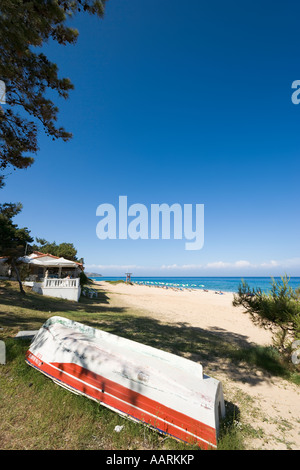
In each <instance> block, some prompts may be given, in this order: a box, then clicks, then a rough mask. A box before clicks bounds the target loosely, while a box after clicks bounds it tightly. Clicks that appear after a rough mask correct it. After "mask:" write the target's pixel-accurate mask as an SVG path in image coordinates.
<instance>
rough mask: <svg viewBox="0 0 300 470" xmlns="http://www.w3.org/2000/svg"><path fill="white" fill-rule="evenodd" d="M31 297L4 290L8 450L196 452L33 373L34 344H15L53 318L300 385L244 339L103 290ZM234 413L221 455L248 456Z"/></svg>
mask: <svg viewBox="0 0 300 470" xmlns="http://www.w3.org/2000/svg"><path fill="white" fill-rule="evenodd" d="M26 291H27V293H26V296H22V295H21V294H20V293H19V292H18V288H17V285H16V283H13V282H8V281H5V282H3V281H2V282H1V283H0V327H1V328H2V330H0V340H1V339H2V340H4V341H5V343H6V348H7V364H6V365H5V366H0V449H54V450H56V449H78V450H81V449H126V450H127V449H147V450H151V449H152V450H154V449H155V450H165V449H168V450H171V449H172V450H177V449H185V450H188V449H194V448H195V447H193V446H189V445H187V444H185V443H180V442H177V441H175V440H174V439H171V438H166V437H165V436H161V435H160V434H158V433H157V432H155V431H152V430H150V429H148V428H146V427H145V426H143V425H141V424H138V423H135V422H131V421H129V420H126V419H124V418H122V417H120V416H119V415H117V414H116V413H114V412H112V411H111V410H108V409H107V408H105V407H102V406H100V405H99V404H98V403H96V402H94V401H92V400H89V399H87V398H84V397H82V396H77V395H74V394H72V393H70V392H68V391H66V390H64V389H63V388H61V387H59V386H57V385H55V384H54V383H53V382H52V381H51V380H49V379H48V378H46V377H45V376H44V375H42V374H40V373H39V372H37V371H36V370H34V369H33V368H31V367H29V366H28V365H27V364H26V363H25V361H24V358H25V352H26V350H27V349H28V346H29V341H28V340H24V339H19V340H17V339H15V338H14V336H15V335H16V333H17V332H18V331H20V330H37V329H39V328H40V326H41V325H42V324H43V323H44V322H45V320H46V319H47V318H49V317H51V316H53V315H61V316H64V317H67V318H70V319H72V320H76V321H80V322H82V323H85V324H87V325H90V326H93V327H96V328H101V329H103V330H105V331H109V332H111V333H114V334H118V335H120V336H123V337H127V338H130V339H133V340H136V341H139V342H144V343H146V344H148V345H150V346H154V347H157V348H161V349H164V350H166V351H169V352H171V353H175V354H177V355H181V356H184V357H188V358H190V359H192V360H196V361H199V362H201V363H202V364H203V365H204V370H206V368H208V367H211V368H213V367H218V365H220V364H222V367H228V368H230V372H231V375H234V373H238V370H239V369H240V366H241V364H243V365H246V366H248V369H247V374H248V377H250V379H251V380H253V383H255V381H256V382H257V381H259V380H260V377H259V376H258V375H257V374H255V373H254V368H260V369H261V370H262V371H266V370H268V372H269V374H271V376H272V375H277V376H278V375H279V376H281V377H284V378H285V379H287V380H293V381H294V382H296V383H297V381H298V380H299V376H300V374H299V373H298V372H297V371H295V370H289V368H287V367H285V366H284V365H283V364H282V363H281V361H280V357H279V356H278V355H276V353H275V351H274V350H272V349H270V348H254V347H249V345H248V346H247V345H245V344H242V343H241V342H240V341H239V338H236V337H233V336H228V334H225V333H223V334H222V333H221V332H219V334H217V333H211V332H208V331H206V330H202V329H201V328H193V327H190V326H188V325H186V324H184V323H177V324H164V323H162V322H159V321H157V320H155V319H153V318H150V317H148V316H145V314H143V312H140V311H138V310H133V309H130V310H129V309H127V308H124V307H122V306H120V303H116V300H115V299H114V298H110V297H109V296H108V295H107V293H106V292H105V291H103V290H100V291H99V297H98V299H95V298H93V299H89V298H85V297H83V298H81V299H80V302H78V303H77V302H70V301H67V300H62V299H55V298H50V297H43V296H40V295H38V294H35V293H33V292H31V291H30V289H28V288H27V289H26ZM212 352H213V354H212ZM212 356H213V360H212ZM254 366H255V367H254ZM251 371H252V372H253V374H252V375H251ZM211 375H213V374H211ZM298 383H299V382H298ZM226 408H227V415H226V420H225V421H224V422H223V423H222V426H221V433H220V440H219V444H218V448H219V449H234V450H238V449H244V446H245V444H244V440H245V438H247V436H248V433H249V432H250V431H249V429H248V430H245V429H244V430H241V429H240V426H239V416H240V413H241V410H240V409H239V408H238V407H237V406H236V405H235V404H234V403H231V402H226ZM117 425H122V426H124V428H123V430H122V431H121V432H120V433H117V432H115V431H114V428H115V426H117Z"/></svg>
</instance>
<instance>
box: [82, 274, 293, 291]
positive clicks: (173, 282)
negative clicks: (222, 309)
mask: <svg viewBox="0 0 300 470" xmlns="http://www.w3.org/2000/svg"><path fill="white" fill-rule="evenodd" d="M91 279H94V280H95V281H117V280H123V281H125V280H126V277H125V276H124V277H122V276H119V277H116V276H114V277H106V276H101V277H92V278H91ZM242 279H243V280H244V281H245V282H246V283H247V284H248V285H249V286H250V288H251V289H252V288H259V289H260V290H261V291H262V292H266V293H267V292H269V291H270V289H271V286H272V279H273V278H271V277H243V278H242V277H139V276H137V277H134V276H132V277H131V282H133V283H136V284H141V285H148V286H160V287H165V288H166V287H176V288H177V289H207V290H213V291H216V292H220V291H221V292H234V293H235V292H237V291H238V287H239V285H240V284H241V283H242ZM274 279H275V280H276V281H277V282H280V283H281V282H282V279H281V278H280V277H274ZM288 285H289V286H290V287H292V288H293V289H297V288H299V287H300V277H290V278H289V284H288Z"/></svg>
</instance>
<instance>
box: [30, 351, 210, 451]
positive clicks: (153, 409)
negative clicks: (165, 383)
mask: <svg viewBox="0 0 300 470" xmlns="http://www.w3.org/2000/svg"><path fill="white" fill-rule="evenodd" d="M26 357H27V361H28V362H29V363H30V364H31V365H33V366H34V367H37V368H38V369H40V370H41V371H42V372H44V373H45V374H47V375H49V376H51V377H53V378H55V379H57V380H59V381H61V382H62V383H64V384H66V385H68V386H70V387H72V388H74V389H75V390H77V391H79V392H81V393H84V394H85V395H88V396H90V397H91V398H94V399H96V400H98V401H100V402H102V403H104V404H106V405H108V406H111V407H112V408H115V409H116V410H118V411H121V412H122V413H125V414H128V415H130V416H131V417H134V418H136V419H138V420H140V421H143V422H145V423H147V424H149V425H151V426H153V427H155V428H157V429H159V430H161V431H163V432H165V433H167V434H171V435H172V436H174V437H176V438H178V439H181V440H183V441H185V442H188V443H190V444H193V443H198V444H199V445H200V446H201V447H203V448H209V447H211V446H212V447H216V430H215V429H214V428H212V427H211V426H208V425H206V424H204V423H201V422H200V421H197V420H195V419H194V418H191V417H190V416H187V415H185V414H183V413H181V412H178V411H176V410H173V409H172V408H169V407H167V406H165V405H162V404H161V403H159V402H156V401H155V400H152V399H151V398H148V397H146V396H145V395H141V394H140V393H138V392H135V391H134V390H130V389H128V388H126V387H124V386H123V385H120V384H118V383H116V382H114V381H112V380H109V379H106V378H105V377H102V376H100V375H98V374H96V373H94V372H91V371H89V370H88V369H85V368H84V367H81V366H79V365H77V364H74V363H55V362H54V363H50V364H48V363H46V362H43V361H42V360H41V359H39V358H37V357H36V356H34V354H32V353H31V352H30V351H27V355H26ZM68 374H70V375H68ZM94 387H97V388H94ZM111 395H112V396H111ZM124 402H125V403H124ZM135 407H138V408H140V409H137V408H135ZM151 414H152V415H154V416H151ZM165 421H167V422H165ZM176 426H178V427H179V428H180V429H178V428H177V427H176ZM189 433H192V434H194V435H195V437H194V436H191V435H189ZM196 436H197V437H196Z"/></svg>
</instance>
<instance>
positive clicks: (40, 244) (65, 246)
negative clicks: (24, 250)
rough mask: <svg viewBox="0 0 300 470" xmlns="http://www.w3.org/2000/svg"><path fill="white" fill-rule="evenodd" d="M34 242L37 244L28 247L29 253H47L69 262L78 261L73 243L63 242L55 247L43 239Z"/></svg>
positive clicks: (52, 243)
mask: <svg viewBox="0 0 300 470" xmlns="http://www.w3.org/2000/svg"><path fill="white" fill-rule="evenodd" d="M36 242H37V244H32V245H31V246H30V249H31V251H39V252H40V253H45V254H46V253H48V254H50V255H53V256H58V257H59V258H60V257H62V258H66V259H69V260H71V261H79V260H78V259H77V250H76V248H75V247H74V245H73V243H66V242H64V243H60V244H59V245H57V244H56V242H48V241H47V240H45V239H44V238H36ZM79 262H81V261H79Z"/></svg>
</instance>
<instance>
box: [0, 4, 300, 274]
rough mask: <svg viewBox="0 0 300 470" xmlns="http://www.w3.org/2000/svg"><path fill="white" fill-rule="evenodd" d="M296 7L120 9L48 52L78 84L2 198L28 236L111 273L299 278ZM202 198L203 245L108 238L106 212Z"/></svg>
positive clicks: (86, 23) (85, 24)
mask: <svg viewBox="0 0 300 470" xmlns="http://www.w3.org/2000/svg"><path fill="white" fill-rule="evenodd" d="M299 13H300V5H299V3H298V2H296V1H287V2H274V1H273V2H271V1H264V2H259V1H257V0H254V1H252V2H251V3H245V2H238V1H228V2H226V3H225V2H223V1H221V0H217V1H215V2H211V1H210V2H209V1H199V0H189V2H186V3H183V2H182V1H178V0H163V1H161V0H160V1H158V0H152V1H151V2H150V1H143V2H141V1H140V0H131V1H130V2H124V1H122V0H110V1H109V2H108V3H107V8H106V14H105V17H104V19H103V20H99V19H97V18H93V17H90V16H88V15H79V16H77V17H75V18H74V19H73V20H72V23H73V24H74V26H75V27H77V28H78V30H79V33H80V35H79V39H78V42H77V44H76V45H75V46H66V47H64V46H58V45H55V44H49V45H48V46H47V48H46V49H45V50H46V51H47V54H48V56H49V58H50V59H52V60H53V61H54V62H56V63H57V64H58V66H59V70H60V76H62V77H63V76H65V77H69V78H70V79H71V80H72V82H73V83H74V85H75V90H74V91H73V92H71V93H70V98H69V99H68V100H67V101H64V100H61V99H59V98H56V103H57V105H58V106H59V108H60V114H59V124H61V125H63V126H64V127H65V128H66V129H67V130H68V131H70V132H72V133H73V135H74V137H73V139H72V140H71V141H70V142H68V143H63V142H57V141H56V142H52V140H49V139H48V138H47V137H46V136H45V135H44V134H43V131H42V130H41V132H40V137H39V142H40V151H39V153H38V155H36V161H35V163H34V164H33V166H32V167H31V168H29V169H28V170H20V171H15V172H12V174H11V175H10V176H9V177H8V178H7V181H6V186H5V188H4V189H3V190H1V200H2V201H5V202H18V201H21V202H22V203H23V207H24V208H23V211H22V213H21V214H20V215H19V216H17V217H16V219H15V221H16V223H18V225H19V226H27V227H28V228H29V229H30V230H31V234H32V235H33V236H38V237H44V238H46V239H48V240H49V241H53V240H55V241H56V242H57V243H60V242H64V241H67V242H72V243H74V245H75V247H76V248H77V250H78V255H79V256H80V257H81V256H82V257H83V258H84V260H85V264H86V269H87V270H89V271H91V270H92V271H96V272H99V273H102V274H104V275H118V276H119V275H123V274H124V272H125V271H126V270H127V269H130V270H131V271H132V272H133V273H134V274H136V275H138V274H141V275H178V276H180V275H199V276H204V275H206V276H208V275H238V276H240V275H241V276H246V275H267V276H268V275H281V274H284V273H285V272H287V273H288V274H290V275H294V276H295V275H300V253H299V240H300V219H299V202H300V197H299V170H300V159H299V150H300V105H295V104H293V103H292V101H291V96H292V93H293V90H292V88H291V85H292V82H293V81H294V80H297V79H300V54H299V40H300V29H299V22H298V18H299ZM121 195H126V196H127V197H128V204H129V205H131V204H134V203H141V204H144V205H145V206H146V207H148V208H150V205H151V204H162V203H167V204H169V205H171V204H173V203H179V204H181V205H183V204H193V205H196V204H204V206H205V216H204V237H205V242H204V247H203V248H202V249H201V250H198V251H187V250H185V249H184V245H185V240H173V239H171V240H161V239H160V240H130V239H127V240H118V239H117V240H99V239H98V238H97V236H96V225H97V223H98V221H99V218H98V217H96V209H97V207H98V205H100V204H102V203H110V204H114V205H115V206H116V208H117V207H118V198H119V196H121Z"/></svg>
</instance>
